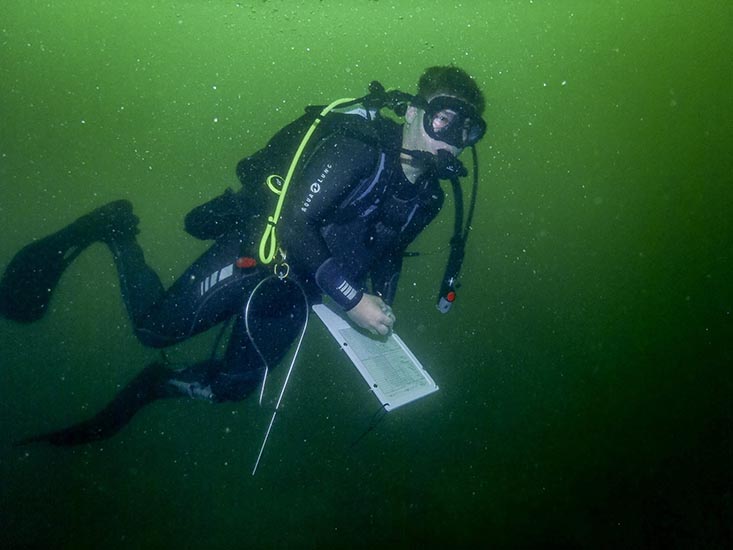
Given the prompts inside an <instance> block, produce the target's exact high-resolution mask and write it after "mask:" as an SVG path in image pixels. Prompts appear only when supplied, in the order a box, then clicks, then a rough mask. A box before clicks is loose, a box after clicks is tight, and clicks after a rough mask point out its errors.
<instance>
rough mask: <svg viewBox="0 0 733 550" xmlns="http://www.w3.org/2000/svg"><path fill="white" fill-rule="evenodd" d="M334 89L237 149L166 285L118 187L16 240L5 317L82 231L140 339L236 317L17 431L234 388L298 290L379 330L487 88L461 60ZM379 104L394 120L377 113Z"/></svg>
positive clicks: (282, 337) (86, 424)
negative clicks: (194, 357) (190, 356)
mask: <svg viewBox="0 0 733 550" xmlns="http://www.w3.org/2000/svg"><path fill="white" fill-rule="evenodd" d="M335 103H336V102H335ZM335 103H334V104H332V107H333V108H332V107H331V106H330V107H329V108H326V109H322V108H321V107H318V108H308V109H306V114H304V115H303V116H302V117H301V118H300V119H298V120H296V121H295V122H293V123H291V124H290V125H288V126H286V127H285V128H283V129H282V130H280V131H279V132H278V133H277V134H275V136H274V137H273V138H272V139H271V140H270V142H269V143H268V144H267V146H266V147H264V148H263V149H261V150H260V151H258V152H256V153H255V154H253V155H251V156H249V157H247V158H245V159H243V160H242V161H241V162H240V163H239V164H238V166H237V175H238V177H239V179H240V181H241V183H242V188H241V189H240V190H239V191H237V192H234V191H232V190H231V189H227V190H226V191H225V192H224V193H223V194H222V195H220V196H219V197H216V198H214V199H213V200H211V201H209V202H208V203H206V204H204V205H201V206H199V207H197V208H195V209H194V210H192V211H191V212H190V213H189V214H188V215H187V216H186V219H185V229H186V231H187V232H188V233H190V234H191V235H193V236H194V237H196V238H199V239H206V240H213V241H214V243H213V244H212V246H211V247H210V248H209V249H208V250H207V251H206V252H204V253H203V254H202V255H201V256H200V257H199V258H198V259H197V260H196V261H195V262H194V263H193V264H192V265H191V266H190V267H189V268H188V269H187V270H186V271H185V272H184V273H183V275H182V276H181V277H180V278H179V279H178V280H177V281H176V282H175V283H174V284H173V285H172V286H171V287H170V288H169V289H167V290H165V289H164V288H163V285H162V284H161V282H160V279H159V277H158V276H157V274H156V273H155V272H154V271H153V270H152V269H151V268H150V267H149V266H148V265H147V264H146V262H145V258H144V255H143V251H142V249H141V248H140V246H139V244H138V242H137V240H136V235H137V233H138V229H137V223H138V218H137V217H136V216H135V215H134V213H133V210H132V205H131V204H130V203H129V202H128V201H124V200H121V201H115V202H112V203H109V204H107V205H104V206H102V207H100V208H98V209H96V210H94V211H92V212H91V213H89V214H86V215H84V216H82V217H81V218H79V219H77V220H76V221H75V222H73V223H72V224H70V225H69V226H67V227H65V228H64V229H61V230H60V231H58V232H56V233H54V234H52V235H50V236H47V237H45V238H43V239H40V240H38V241H36V242H33V243H31V244H29V245H28V246H26V247H25V248H23V249H22V250H21V251H20V252H18V253H17V254H16V255H15V257H14V258H13V260H12V261H11V263H10V264H9V266H8V267H7V268H6V271H5V273H4V275H3V278H2V280H1V281H0V313H1V314H2V315H3V316H5V317H6V318H8V319H11V320H14V321H17V322H33V321H35V320H37V319H39V318H40V317H41V316H43V315H44V313H45V311H46V310H47V308H48V304H49V301H50V299H51V295H52V293H53V289H54V287H55V286H56V284H57V283H58V281H59V279H60V277H61V276H62V274H63V272H64V270H65V269H66V267H67V266H68V265H69V264H70V263H71V262H72V261H73V260H74V259H75V258H76V257H77V256H78V255H79V254H80V253H81V252H82V251H83V250H84V249H85V248H86V247H88V246H89V245H91V244H92V243H94V242H102V243H104V244H106V245H107V247H108V248H109V250H110V252H111V253H112V255H113V258H114V262H115V265H116V268H117V271H118V275H119V280H120V288H121V292H122V297H123V301H124V304H125V306H126V309H127V313H128V315H129V317H130V320H131V322H132V325H133V327H134V332H135V335H136V336H137V338H138V339H139V341H140V342H141V343H142V344H143V345H145V346H150V347H154V348H164V347H167V346H171V345H174V344H176V343H179V342H182V341H184V340H186V339H188V338H190V337H192V336H194V335H196V334H199V333H202V332H204V331H206V330H208V329H210V328H212V327H214V326H216V325H223V326H224V327H225V328H227V327H228V323H229V322H230V321H231V322H233V327H232V328H231V332H230V336H229V341H228V343H227V345H226V350H225V352H224V353H223V357H217V355H216V353H215V351H216V348H217V347H218V343H219V341H218V339H217V345H215V348H214V353H212V354H211V356H210V357H208V358H205V359H203V360H201V361H199V362H196V363H193V364H190V365H188V366H184V367H183V368H172V367H171V366H170V365H168V364H167V363H166V362H165V361H163V360H161V361H156V362H154V363H152V364H150V365H148V366H146V367H145V368H144V369H143V370H142V371H141V372H140V373H139V374H138V375H137V376H136V377H134V378H133V380H132V381H131V382H130V383H129V384H128V385H127V386H126V387H124V388H122V390H120V391H119V392H118V393H117V395H115V396H114V398H113V399H112V401H111V402H110V403H109V404H108V405H107V406H106V407H104V408H103V409H102V410H101V411H100V412H99V413H97V414H96V415H94V416H93V417H91V418H89V419H88V420H86V421H83V422H80V423H78V424H75V425H72V426H70V427H68V428H65V429H61V430H59V431H53V432H50V433H43V434H41V435H36V436H32V437H29V438H27V439H24V440H22V441H21V442H19V444H25V443H30V442H47V443H51V444H54V445H76V444H81V443H86V442H90V441H94V440H99V439H104V438H107V437H110V436H111V435H113V434H115V433H116V432H118V431H119V430H120V429H121V428H122V427H123V426H124V425H125V424H127V422H128V421H129V420H130V419H131V418H132V416H133V415H134V414H135V413H136V412H137V411H138V410H139V409H140V408H142V407H143V406H144V405H146V404H148V403H150V402H152V401H154V400H157V399H163V398H170V397H189V398H195V399H204V400H207V401H211V402H224V401H237V400H241V399H244V398H245V397H247V396H248V395H249V394H250V393H252V392H253V391H254V390H255V389H256V388H257V387H258V386H259V385H260V384H262V385H264V381H263V379H264V377H265V375H266V372H267V370H268V368H270V367H271V366H274V365H275V364H277V363H278V362H279V361H280V360H282V359H283V357H284V356H285V355H286V353H287V352H288V350H289V349H290V348H291V346H292V345H293V344H294V342H295V341H296V340H297V338H298V335H299V334H300V337H301V339H302V332H304V330H305V328H304V327H305V322H306V319H307V316H308V312H309V304H311V303H317V302H320V301H322V300H323V296H324V295H326V296H328V297H329V298H330V299H331V300H332V301H333V302H335V303H336V304H337V305H338V306H339V307H340V308H341V309H342V310H343V311H344V312H345V314H346V315H347V316H348V319H349V320H350V321H351V323H353V324H354V325H355V326H357V327H360V328H361V329H364V330H366V331H369V332H371V333H373V334H376V335H387V334H389V332H390V331H391V329H392V327H393V325H394V323H395V316H394V313H393V312H392V309H391V304H392V303H393V301H394V298H395V292H396V289H397V281H398V278H399V274H400V270H401V268H402V261H403V257H404V255H405V250H406V248H407V246H408V245H409V244H410V243H411V242H412V241H413V240H414V239H415V238H416V237H417V235H418V234H419V233H420V232H421V231H422V230H423V229H424V228H425V227H426V226H427V225H428V224H429V223H430V222H431V221H432V220H433V219H434V218H435V216H436V215H437V214H438V212H439V211H440V209H441V207H442V205H443V202H444V198H445V194H444V192H443V190H442V188H441V186H440V180H441V179H451V181H453V182H455V181H457V176H458V175H465V174H466V171H465V168H463V166H462V164H461V163H460V161H458V159H457V157H458V155H459V154H460V153H461V152H462V151H463V150H464V149H465V148H467V147H473V146H474V145H475V144H476V143H477V142H478V141H479V140H480V139H481V138H482V137H483V135H484V133H485V130H486V125H485V122H484V121H483V119H482V118H481V116H482V113H483V111H484V107H485V100H484V97H483V94H482V92H481V90H480V89H479V88H478V86H477V85H476V83H475V82H474V81H473V79H472V78H471V77H470V76H469V75H468V74H467V73H466V72H464V71H463V70H461V69H459V68H457V67H452V66H451V67H441V66H439V67H430V68H428V69H426V70H425V71H424V73H423V74H422V75H421V77H420V79H419V82H418V90H417V94H416V95H415V96H412V95H409V94H405V93H402V92H396V91H395V92H386V91H385V90H384V88H382V87H381V85H378V83H373V85H372V88H371V93H370V94H369V95H367V96H365V97H363V98H360V99H359V100H353V101H343V102H341V103H339V104H338V105H336V104H335ZM383 107H389V108H391V109H392V110H394V111H395V113H397V115H399V116H402V117H404V124H399V123H398V122H397V121H396V120H394V118H395V117H383V116H381V115H380V113H379V109H381V108H383ZM304 133H305V137H304ZM295 149H297V152H296V151H295ZM294 153H295V156H293V155H294ZM475 162H476V161H475V149H474V168H475ZM286 171H287V176H285V177H282V176H278V175H275V174H284V173H285V172H286ZM456 185H457V184H456ZM273 211H274V213H273V214H272V215H268V212H273ZM276 227H277V233H275V228H276ZM261 236H262V239H261V240H260V237H261ZM258 241H259V253H258ZM461 252H462V249H461ZM273 263H274V267H273V265H272V264H273ZM450 279H451V282H452V280H453V279H454V277H452V276H451V277H450ZM368 282H370V283H371V286H370V287H369V286H368ZM368 288H369V290H368ZM223 334H224V330H223V329H222V333H220V336H221V335H223Z"/></svg>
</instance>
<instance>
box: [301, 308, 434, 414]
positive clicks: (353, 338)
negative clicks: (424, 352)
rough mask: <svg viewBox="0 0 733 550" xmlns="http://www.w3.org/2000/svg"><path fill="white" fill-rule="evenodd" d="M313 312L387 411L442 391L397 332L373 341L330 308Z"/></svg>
mask: <svg viewBox="0 0 733 550" xmlns="http://www.w3.org/2000/svg"><path fill="white" fill-rule="evenodd" d="M313 311H314V312H315V313H316V315H318V317H319V318H320V319H321V321H323V324H324V325H326V328H327V329H328V331H329V332H330V333H331V335H332V336H333V337H334V338H335V340H336V342H337V343H338V345H339V347H340V348H341V349H342V350H343V351H344V352H346V355H347V356H348V357H349V359H351V362H352V363H353V364H354V366H355V367H356V369H357V370H358V371H359V374H361V376H362V377H363V378H364V380H365V381H366V383H367V384H369V388H370V389H371V390H372V392H373V393H374V395H375V396H376V397H377V399H379V401H380V402H381V403H382V405H383V406H384V408H385V410H386V411H392V410H394V409H396V408H398V407H401V406H402V405H406V404H407V403H412V402H413V401H415V400H417V399H420V398H422V397H425V396H426V395H430V394H431V393H434V392H436V391H438V389H439V388H438V385H437V384H436V383H435V381H434V380H433V379H432V378H431V377H430V375H429V374H428V372H427V371H426V370H425V368H424V367H423V366H422V364H421V363H420V361H419V360H418V359H417V357H415V355H414V354H413V353H412V352H411V351H410V349H409V348H408V347H407V345H405V343H404V342H403V341H402V338H400V337H399V336H397V335H396V334H395V333H394V332H392V333H390V334H389V336H387V337H380V338H377V337H370V336H369V335H367V334H365V333H364V332H361V331H359V330H358V329H356V328H354V327H353V326H352V325H351V324H350V323H349V322H348V321H347V320H346V319H345V318H344V317H343V316H342V315H341V314H339V313H337V312H336V311H334V310H333V309H331V308H330V307H329V306H328V305H326V304H315V305H314V306H313Z"/></svg>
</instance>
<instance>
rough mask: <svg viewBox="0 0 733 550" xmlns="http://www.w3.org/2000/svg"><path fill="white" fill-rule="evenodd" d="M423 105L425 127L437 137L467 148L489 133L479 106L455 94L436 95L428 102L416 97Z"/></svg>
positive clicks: (416, 102) (417, 102)
mask: <svg viewBox="0 0 733 550" xmlns="http://www.w3.org/2000/svg"><path fill="white" fill-rule="evenodd" d="M413 104H414V105H415V106H417V107H420V108H421V109H424V111H425V114H424V115H423V127H424V128H425V132H426V133H427V134H428V135H429V136H430V137H431V138H433V139H434V140H437V141H442V142H443V143H447V144H448V145H452V146H453V147H458V148H459V149H464V148H465V147H470V146H471V145H475V144H476V143H477V142H478V141H479V140H480V139H481V138H482V137H484V134H485V133H486V122H485V121H484V119H482V118H481V116H480V115H479V114H478V112H477V111H476V109H475V108H474V107H473V106H472V105H469V104H468V103H466V102H465V101H462V100H460V99H458V98H455V97H450V96H437V97H434V98H433V99H431V100H430V101H429V102H426V101H425V100H422V99H421V98H416V101H413Z"/></svg>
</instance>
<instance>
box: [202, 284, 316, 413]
mask: <svg viewBox="0 0 733 550" xmlns="http://www.w3.org/2000/svg"><path fill="white" fill-rule="evenodd" d="M307 316H308V303H307V300H306V299H305V297H304V295H303V292H302V291H301V289H300V287H299V285H298V284H297V283H296V282H295V281H293V280H289V279H285V280H280V279H277V278H276V277H270V278H268V279H266V280H264V281H263V282H262V284H260V285H259V286H257V287H255V289H254V290H253V291H252V293H251V297H250V299H249V300H248V302H247V303H246V304H245V305H244V306H243V307H242V310H241V313H240V315H238V316H237V320H236V322H235V324H234V328H233V329H232V335H231V338H230V340H229V345H228V346H227V350H226V355H225V358H224V361H223V362H221V363H218V364H214V365H212V367H216V368H218V370H216V371H214V370H213V369H212V372H211V373H210V377H209V380H210V384H211V391H212V394H213V396H214V399H215V400H216V401H238V400H241V399H244V398H245V397H246V396H247V395H248V394H249V393H250V392H251V391H252V390H253V389H254V388H256V387H257V386H258V385H259V384H260V383H261V382H262V380H263V377H264V374H265V369H272V368H274V367H275V366H276V365H277V364H278V363H279V362H280V361H281V360H282V359H283V357H285V355H286V354H287V353H288V350H289V349H290V347H291V345H292V344H293V342H294V341H295V340H296V339H297V337H298V335H299V334H300V333H301V331H302V330H303V328H304V324H305V322H306V318H307Z"/></svg>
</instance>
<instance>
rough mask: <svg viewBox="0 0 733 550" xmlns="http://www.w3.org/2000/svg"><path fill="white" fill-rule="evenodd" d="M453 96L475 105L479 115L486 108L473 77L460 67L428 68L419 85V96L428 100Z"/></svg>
mask: <svg viewBox="0 0 733 550" xmlns="http://www.w3.org/2000/svg"><path fill="white" fill-rule="evenodd" d="M441 94H445V95H452V96H455V97H457V98H459V99H462V100H463V101H465V102H466V103H469V104H470V105H473V107H474V108H475V109H476V110H477V111H478V113H479V114H483V112H484V109H485V108H486V100H485V99H484V94H483V92H482V91H481V90H480V89H479V87H478V85H477V84H476V82H475V81H474V80H473V78H471V76H470V75H469V74H468V73H467V72H466V71H464V70H463V69H459V68H458V67H453V66H446V67H441V66H437V67H428V68H427V69H425V71H424V72H423V74H422V76H420V80H419V81H418V83H417V95H418V96H419V97H421V98H422V99H424V100H426V101H427V100H428V99H430V98H432V97H435V96H436V95H441Z"/></svg>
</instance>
